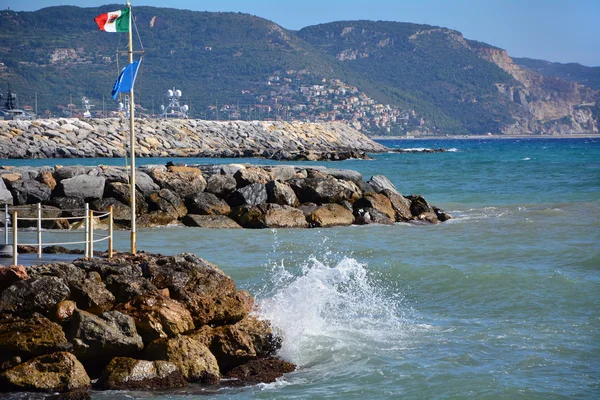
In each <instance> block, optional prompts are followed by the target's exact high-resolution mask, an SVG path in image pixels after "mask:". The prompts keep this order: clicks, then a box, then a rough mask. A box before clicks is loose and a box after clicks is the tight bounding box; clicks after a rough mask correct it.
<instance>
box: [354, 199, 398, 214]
mask: <svg viewBox="0 0 600 400" xmlns="http://www.w3.org/2000/svg"><path fill="white" fill-rule="evenodd" d="M368 208H374V209H376V210H377V211H379V212H381V213H383V214H385V215H387V217H388V218H389V219H390V220H391V221H395V220H396V211H395V210H394V207H393V206H392V202H391V201H390V199H389V198H387V197H386V196H385V195H383V194H379V193H369V194H367V195H365V196H364V197H363V198H361V199H359V200H357V201H356V202H355V203H354V209H355V210H360V209H368Z"/></svg>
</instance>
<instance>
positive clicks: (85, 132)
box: [0, 118, 387, 161]
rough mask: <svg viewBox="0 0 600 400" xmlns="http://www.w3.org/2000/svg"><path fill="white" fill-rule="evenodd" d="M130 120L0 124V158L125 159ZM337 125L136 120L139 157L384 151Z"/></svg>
mask: <svg viewBox="0 0 600 400" xmlns="http://www.w3.org/2000/svg"><path fill="white" fill-rule="evenodd" d="M128 143H129V121H128V120H121V119H117V118H105V119H77V118H59V119H38V120H33V121H25V120H16V121H0V158H25V159H35V158H90V157H125V156H126V155H127V154H128ZM386 150H387V149H386V147H384V146H382V145H380V144H378V143H376V142H374V141H372V140H371V139H369V138H368V137H366V136H365V135H363V134H362V133H360V132H359V131H357V130H356V129H354V128H352V127H350V126H348V125H346V124H344V123H340V122H329V123H310V122H293V123H289V122H282V121H204V120H192V119H185V120H160V119H136V156H137V157H211V158H215V157H216V158H240V157H262V158H268V159H274V160H313V161H314V160H343V159H347V158H368V155H367V153H379V152H384V151H386Z"/></svg>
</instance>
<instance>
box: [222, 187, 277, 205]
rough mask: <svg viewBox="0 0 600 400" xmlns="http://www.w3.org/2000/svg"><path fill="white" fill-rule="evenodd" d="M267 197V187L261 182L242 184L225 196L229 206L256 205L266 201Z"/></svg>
mask: <svg viewBox="0 0 600 400" xmlns="http://www.w3.org/2000/svg"><path fill="white" fill-rule="evenodd" d="M267 199H268V195H267V189H266V186H265V184H263V183H252V184H249V185H247V186H244V187H242V188H240V189H238V190H236V191H235V192H233V193H231V194H230V195H229V197H227V203H229V205H230V206H232V207H236V206H245V205H248V206H257V205H259V204H262V203H266V202H267Z"/></svg>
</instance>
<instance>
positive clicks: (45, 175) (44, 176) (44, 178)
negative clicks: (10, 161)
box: [36, 171, 56, 190]
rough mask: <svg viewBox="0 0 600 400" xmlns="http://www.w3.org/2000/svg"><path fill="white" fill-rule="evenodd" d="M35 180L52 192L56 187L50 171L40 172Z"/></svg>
mask: <svg viewBox="0 0 600 400" xmlns="http://www.w3.org/2000/svg"><path fill="white" fill-rule="evenodd" d="M36 180H37V181H38V182H40V183H43V184H44V185H46V186H48V187H49V188H50V190H54V188H55V187H56V179H54V176H53V175H52V173H51V172H50V171H44V172H41V173H40V174H39V175H38V176H37V178H36Z"/></svg>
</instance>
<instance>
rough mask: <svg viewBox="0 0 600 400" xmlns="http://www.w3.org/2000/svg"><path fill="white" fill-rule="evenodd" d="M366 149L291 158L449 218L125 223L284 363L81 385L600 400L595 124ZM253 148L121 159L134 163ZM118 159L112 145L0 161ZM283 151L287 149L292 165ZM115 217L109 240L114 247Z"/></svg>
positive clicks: (313, 395)
mask: <svg viewBox="0 0 600 400" xmlns="http://www.w3.org/2000/svg"><path fill="white" fill-rule="evenodd" d="M379 142H380V143H382V144H384V145H386V146H388V147H390V148H397V149H426V148H445V149H446V150H447V151H446V152H442V153H421V152H413V153H408V154H406V153H404V154H400V153H385V154H374V155H373V158H374V159H373V160H347V161H341V162H322V163H316V162H308V163H306V164H302V165H324V166H327V167H332V168H344V169H353V170H356V171H359V172H361V173H362V174H363V176H364V178H365V179H369V178H370V177H371V176H373V175H378V174H382V175H385V176H387V177H388V178H389V179H390V180H391V182H392V183H393V184H394V185H395V186H396V188H397V189H398V190H399V191H400V192H401V193H403V194H405V195H408V194H421V195H423V196H424V197H425V198H426V199H427V200H428V201H429V202H430V203H431V204H433V205H435V206H437V207H440V208H442V209H443V210H445V211H447V212H449V213H450V214H451V215H452V216H453V219H452V220H450V221H448V222H445V223H441V224H438V225H416V224H406V223H398V224H395V225H392V226H383V225H368V226H352V227H338V228H328V229H263V230H210V229H201V228H183V227H165V228H156V229H141V230H139V231H138V249H141V250H147V251H152V252H160V253H164V254H178V253H182V252H189V253H194V254H197V255H199V256H200V257H202V258H204V259H206V260H208V261H210V262H213V263H215V264H217V265H218V266H219V267H220V268H221V269H222V270H223V271H224V272H225V273H227V274H228V275H230V276H231V277H232V278H234V279H235V281H236V283H237V286H238V288H240V289H246V290H248V291H250V292H251V293H252V294H253V295H254V296H255V297H256V299H257V304H258V310H257V314H258V315H259V316H260V317H263V318H267V319H269V320H270V321H271V322H272V325H273V328H274V329H275V330H276V332H278V333H279V334H280V335H281V337H282V338H283V342H282V343H283V344H282V348H281V350H280V351H279V356H280V357H282V358H283V359H285V360H287V361H290V362H293V363H295V364H296V365H297V366H298V368H297V370H296V371H295V372H293V373H290V374H287V375H285V376H284V377H283V378H281V379H279V380H278V381H277V382H276V383H272V384H259V385H256V386H250V387H243V388H227V387H218V386H216V387H208V388H206V387H201V386H195V385H192V386H190V387H188V388H185V389H181V390H176V391H167V392H159V393H145V392H93V396H92V398H94V399H157V400H165V399H182V400H183V399H202V400H203V399H223V400H224V399H240V400H241V399H363V400H364V399H467V398H469V399H471V398H474V399H598V398H600V139H598V138H591V139H590V138H588V139H558V138H557V139H541V138H536V139H526V138H511V139H491V138H490V139H468V140H467V139H444V140H417V139H415V140H381V141H379ZM167 161H173V162H175V163H182V162H184V163H191V164H193V163H200V164H207V163H210V164H215V163H241V162H243V163H254V164H274V163H275V162H273V161H269V160H256V159H241V160H240V159H235V160H223V159H219V160H214V159H185V160H182V159H139V158H138V159H137V162H138V165H140V164H164V163H165V162H167ZM54 163H58V164H62V165H67V164H86V165H96V164H114V165H119V164H123V163H124V161H123V160H122V159H78V160H3V161H2V162H1V164H3V165H7V164H10V165H52V164H54ZM293 164H296V165H298V164H301V163H299V162H294V163H293ZM128 238H129V234H128V232H118V233H117V239H116V242H117V244H116V247H117V249H118V250H123V251H127V249H128V246H129V242H128Z"/></svg>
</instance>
